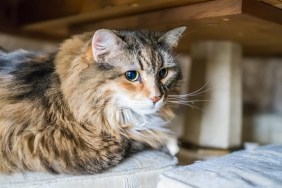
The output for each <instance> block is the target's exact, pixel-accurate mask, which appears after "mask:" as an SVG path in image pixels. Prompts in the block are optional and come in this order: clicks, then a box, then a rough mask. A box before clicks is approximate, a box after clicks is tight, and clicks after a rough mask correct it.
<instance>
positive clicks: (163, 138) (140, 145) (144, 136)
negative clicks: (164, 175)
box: [127, 129, 179, 156]
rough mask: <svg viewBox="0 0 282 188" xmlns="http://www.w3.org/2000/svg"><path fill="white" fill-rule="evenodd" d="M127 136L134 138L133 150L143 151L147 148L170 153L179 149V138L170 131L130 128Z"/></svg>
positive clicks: (173, 153) (172, 153)
mask: <svg viewBox="0 0 282 188" xmlns="http://www.w3.org/2000/svg"><path fill="white" fill-rule="evenodd" d="M127 137H128V138H129V139H130V140H132V142H131V143H132V144H131V151H141V150H144V149H147V148H153V149H159V150H162V151H164V152H166V153H168V154H170V155H173V156H174V155H176V154H177V153H178V151H179V147H178V143H177V138H176V137H175V136H174V135H173V134H172V133H171V132H170V131H167V130H165V131H160V130H154V129H146V130H139V131H135V130H132V129H131V130H128V132H127Z"/></svg>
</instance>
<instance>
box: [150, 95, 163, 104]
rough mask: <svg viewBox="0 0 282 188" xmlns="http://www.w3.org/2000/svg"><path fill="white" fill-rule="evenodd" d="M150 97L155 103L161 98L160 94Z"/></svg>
mask: <svg viewBox="0 0 282 188" xmlns="http://www.w3.org/2000/svg"><path fill="white" fill-rule="evenodd" d="M150 99H151V100H152V101H153V103H157V102H158V101H159V100H160V99H161V96H154V97H150Z"/></svg>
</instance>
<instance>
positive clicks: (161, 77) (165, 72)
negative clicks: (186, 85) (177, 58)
mask: <svg viewBox="0 0 282 188" xmlns="http://www.w3.org/2000/svg"><path fill="white" fill-rule="evenodd" d="M167 73H168V70H167V68H162V69H161V70H160V71H159V78H160V79H163V78H165V77H166V76H167Z"/></svg>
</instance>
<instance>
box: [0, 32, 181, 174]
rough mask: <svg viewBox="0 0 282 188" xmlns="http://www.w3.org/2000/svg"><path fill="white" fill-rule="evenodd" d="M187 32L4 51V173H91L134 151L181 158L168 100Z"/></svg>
mask: <svg viewBox="0 0 282 188" xmlns="http://www.w3.org/2000/svg"><path fill="white" fill-rule="evenodd" d="M184 30H185V27H179V28H175V29H172V30H170V31H168V32H167V33H164V34H163V33H162V34H161V33H157V32H150V31H112V30H107V29H101V30H98V31H96V32H95V33H86V34H82V35H77V36H74V37H73V38H71V39H69V40H66V41H65V42H64V43H63V44H62V45H61V47H60V49H59V51H58V53H56V54H53V55H48V56H44V55H42V54H38V53H33V52H27V51H16V52H12V53H5V52H0V105H1V108H0V147H1V150H0V172H4V173H9V172H16V171H24V170H30V171H48V172H53V173H67V174H92V173H97V172H101V171H102V170H105V169H107V168H109V167H111V166H114V165H116V164H118V163H119V162H120V161H121V160H122V159H123V158H124V157H125V155H126V154H127V153H128V151H129V150H130V149H132V148H135V149H136V148H137V149H138V148H139V149H140V147H143V146H146V147H151V148H155V149H161V148H164V147H166V148H167V149H168V151H169V152H170V153H171V154H175V153H176V152H177V149H178V148H177V144H176V140H175V138H174V136H173V134H172V133H171V132H170V131H168V129H167V128H166V127H165V125H166V124H167V122H168V121H169V120H170V119H171V117H172V116H173V113H172V111H171V109H170V107H169V106H168V105H167V103H166V100H167V96H168V94H169V92H170V91H172V90H173V89H174V88H175V85H176V82H177V80H178V78H179V75H180V70H179V65H178V64H177V62H176V60H175V59H174V57H175V55H174V54H173V47H175V46H176V45H177V43H178V40H179V38H180V37H181V34H182V33H183V32H184Z"/></svg>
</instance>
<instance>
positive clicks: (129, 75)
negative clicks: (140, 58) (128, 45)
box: [125, 70, 140, 82]
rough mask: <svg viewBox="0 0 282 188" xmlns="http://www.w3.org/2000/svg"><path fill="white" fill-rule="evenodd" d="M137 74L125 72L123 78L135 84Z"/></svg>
mask: <svg viewBox="0 0 282 188" xmlns="http://www.w3.org/2000/svg"><path fill="white" fill-rule="evenodd" d="M139 76H140V75H139V72H137V71H134V70H131V71H127V72H125V77H126V79H127V80H129V81H131V82H135V81H137V80H138V79H139Z"/></svg>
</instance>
